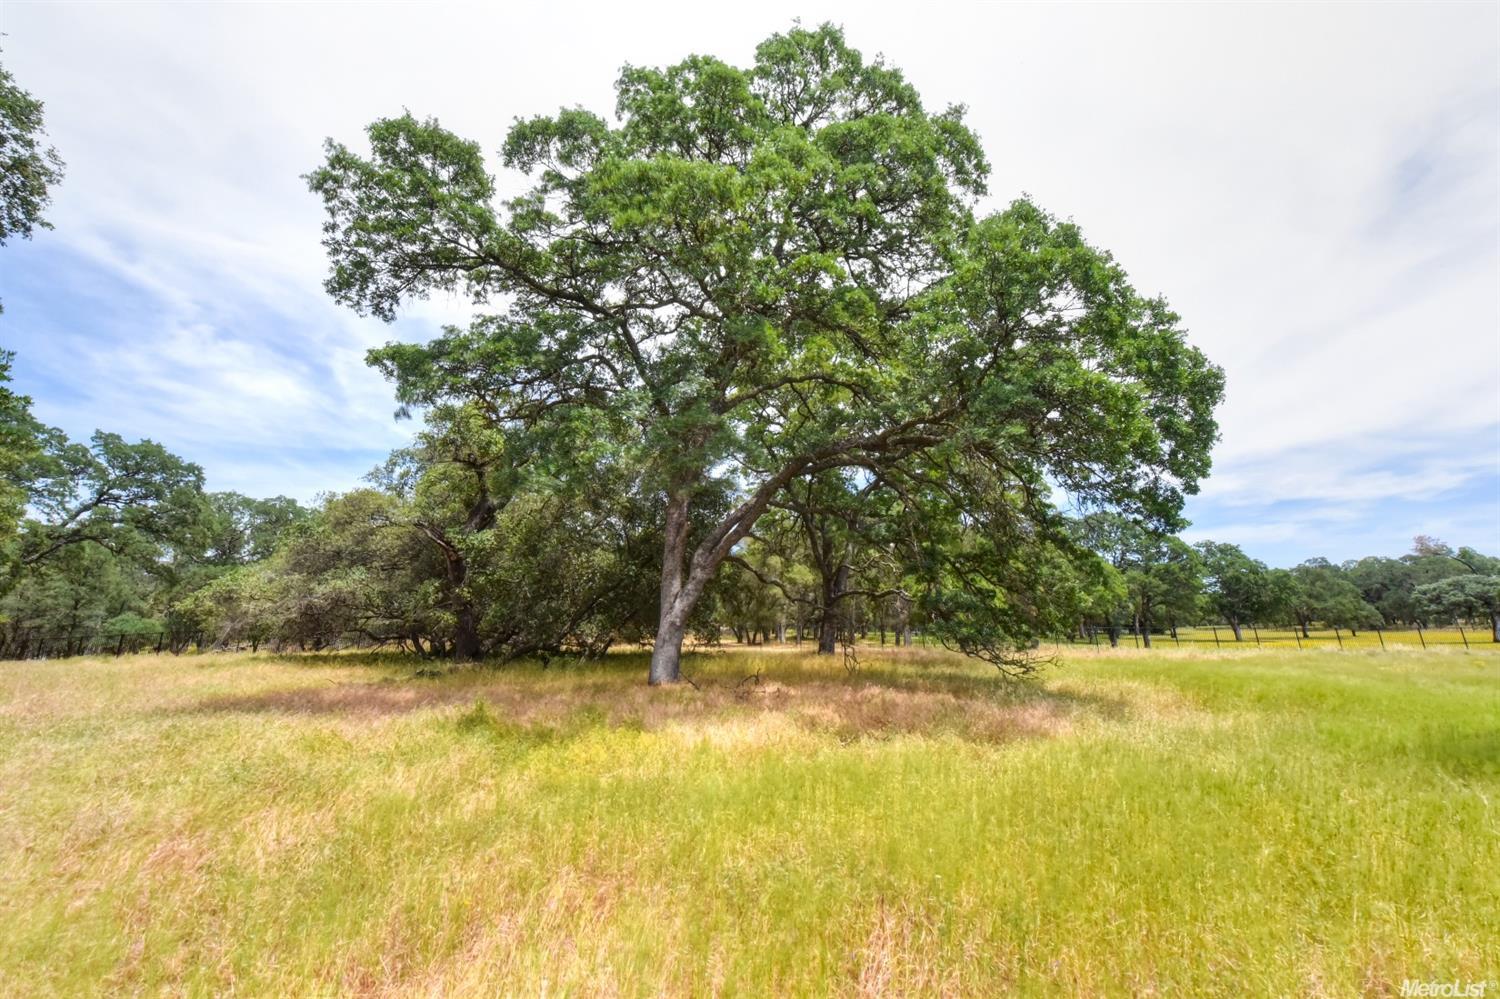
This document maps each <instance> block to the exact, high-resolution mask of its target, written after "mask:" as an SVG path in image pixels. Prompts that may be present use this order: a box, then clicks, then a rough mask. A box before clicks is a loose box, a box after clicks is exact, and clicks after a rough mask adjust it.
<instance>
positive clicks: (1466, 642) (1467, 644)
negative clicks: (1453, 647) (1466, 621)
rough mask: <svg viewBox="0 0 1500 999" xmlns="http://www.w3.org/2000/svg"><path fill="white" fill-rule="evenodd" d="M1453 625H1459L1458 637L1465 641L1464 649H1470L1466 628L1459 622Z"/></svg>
mask: <svg viewBox="0 0 1500 999" xmlns="http://www.w3.org/2000/svg"><path fill="white" fill-rule="evenodd" d="M1453 623H1454V624H1457V625H1458V637H1459V638H1462V639H1463V640H1464V648H1466V649H1467V648H1468V647H1469V636H1468V635H1465V634H1464V626H1463V625H1462V624H1459V622H1457V621H1454V622H1453Z"/></svg>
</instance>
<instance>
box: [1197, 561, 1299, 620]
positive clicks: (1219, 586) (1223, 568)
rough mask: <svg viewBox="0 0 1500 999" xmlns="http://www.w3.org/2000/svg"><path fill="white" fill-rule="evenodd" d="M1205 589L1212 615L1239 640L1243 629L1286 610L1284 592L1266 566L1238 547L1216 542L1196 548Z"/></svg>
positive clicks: (1282, 584) (1282, 585) (1283, 586)
mask: <svg viewBox="0 0 1500 999" xmlns="http://www.w3.org/2000/svg"><path fill="white" fill-rule="evenodd" d="M1197 549H1198V554H1199V557H1200V558H1201V559H1202V560H1203V574H1204V579H1205V581H1206V584H1207V587H1206V590H1205V593H1204V597H1205V599H1206V600H1207V602H1208V605H1209V607H1210V608H1211V609H1212V611H1213V613H1214V614H1215V615H1216V616H1218V617H1219V618H1220V619H1222V620H1223V621H1224V622H1226V623H1227V624H1228V625H1229V626H1230V627H1231V628H1233V629H1234V635H1235V638H1236V640H1239V639H1242V638H1243V635H1241V633H1240V629H1241V628H1242V626H1244V625H1247V624H1251V623H1253V622H1256V621H1265V620H1270V619H1273V618H1275V617H1276V616H1277V614H1278V612H1279V611H1280V610H1281V609H1282V608H1283V607H1284V606H1285V601H1286V598H1287V588H1286V585H1285V583H1284V582H1282V581H1281V580H1280V579H1278V577H1276V576H1274V575H1273V574H1272V573H1271V571H1270V570H1269V569H1267V567H1266V564H1265V563H1264V562H1261V561H1260V560H1259V559H1253V558H1251V557H1250V556H1248V555H1246V554H1245V553H1244V552H1243V551H1241V550H1240V548H1239V546H1237V545H1232V544H1226V543H1221V542H1215V541H1203V542H1200V543H1199V544H1198V545H1197Z"/></svg>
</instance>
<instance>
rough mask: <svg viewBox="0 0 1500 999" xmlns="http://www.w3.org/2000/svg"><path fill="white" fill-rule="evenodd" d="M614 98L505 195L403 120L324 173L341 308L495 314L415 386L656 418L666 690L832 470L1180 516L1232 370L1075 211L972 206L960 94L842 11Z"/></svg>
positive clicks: (620, 88)
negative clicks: (809, 480) (914, 77)
mask: <svg viewBox="0 0 1500 999" xmlns="http://www.w3.org/2000/svg"><path fill="white" fill-rule="evenodd" d="M616 89H617V101H616V108H615V116H614V120H613V121H611V120H607V119H606V118H604V117H601V116H599V115H596V114H593V113H591V112H588V111H584V110H580V109H567V110H563V111H560V112H559V113H557V114H556V115H553V116H546V117H537V118H531V119H526V120H520V121H517V122H516V123H515V125H514V126H513V127H512V128H511V130H510V133H509V135H508V137H507V138H506V140H505V143H504V147H503V160H504V164H505V166H506V167H509V168H513V169H517V170H521V171H524V172H525V173H526V174H527V175H528V176H529V177H530V178H531V179H532V181H533V183H532V186H531V187H530V189H529V190H528V191H527V192H526V193H525V194H523V195H521V196H520V197H517V198H514V199H510V200H507V201H503V202H501V201H499V200H498V198H497V193H496V186H495V182H494V179H493V178H492V177H491V175H490V173H489V172H488V170H487V168H486V165H485V160H484V156H483V153H482V151H481V149H480V147H479V145H478V144H476V143H474V142H472V141H468V140H465V139H462V138H460V137H458V136H456V135H454V134H452V133H450V132H448V131H446V130H444V129H443V128H442V127H441V126H440V125H439V124H438V123H437V122H436V121H420V120H417V119H416V118H413V117H412V116H410V115H403V116H401V117H398V118H391V119H385V120H381V121H377V122H376V123H374V124H373V125H371V126H370V128H369V130H368V132H369V139H370V151H369V153H368V154H362V153H359V152H356V151H354V150H351V149H349V148H347V147H345V146H343V145H341V144H338V143H336V142H332V141H330V142H329V144H328V147H327V152H328V155H327V161H326V163H325V164H324V165H323V166H321V167H320V168H319V169H317V170H315V171H313V172H312V173H311V174H310V175H309V178H308V179H309V183H310V186H311V188H312V189H313V191H315V192H316V193H317V194H319V195H320V196H321V197H322V199H323V202H324V205H325V207H326V209H327V213H328V220H327V223H326V226H325V240H324V243H325V246H326V248H327V251H328V254H329V257H330V260H331V263H332V272H331V275H330V277H329V278H328V281H327V288H328V290H329V292H330V293H331V294H332V295H333V296H334V297H335V298H336V299H337V300H338V301H340V302H343V303H346V304H348V305H350V306H352V307H354V308H355V309H356V310H359V311H360V312H363V313H370V314H373V315H376V316H379V317H382V318H385V319H390V318H392V317H393V316H394V315H395V312H396V310H397V308H398V306H399V304H400V303H401V302H402V301H403V300H405V299H407V298H410V297H412V296H422V295H426V294H429V293H431V292H434V291H444V292H452V291H460V292H463V293H466V294H468V295H469V296H471V297H472V298H473V300H474V302H475V303H476V305H477V306H481V307H483V308H482V311H481V312H480V313H479V314H477V315H476V316H475V318H474V320H473V322H472V324H471V325H470V326H469V328H467V329H454V328H450V329H447V330H446V331H445V332H444V333H443V335H442V336H440V337H439V338H437V339H436V340H434V341H433V342H431V343H429V344H426V345H410V344H392V345H390V346H388V347H386V348H384V349H381V350H378V351H376V352H374V354H373V358H372V359H373V361H374V363H375V364H376V365H377V366H378V367H379V368H380V369H381V370H383V371H384V372H385V373H386V374H388V375H389V376H390V377H392V378H393V379H394V380H395V382H396V386H397V393H398V396H399V398H400V399H401V401H402V402H403V404H409V405H430V404H434V403H440V402H445V401H455V400H457V401H464V402H469V403H473V404H476V405H478V406H479V407H480V408H481V409H482V410H483V411H484V412H486V413H487V414H489V417H490V418H491V419H493V420H495V421H496V422H497V423H500V424H504V425H505V426H506V428H507V431H508V432H510V433H513V434H514V433H532V434H539V435H541V436H542V437H544V438H546V437H547V436H548V435H549V434H551V433H552V431H551V430H550V429H549V428H551V427H554V426H556V425H557V424H559V423H564V424H567V425H568V426H569V427H572V428H575V429H576V428H577V427H578V426H579V425H584V426H586V425H587V424H588V422H589V421H594V420H597V421H601V424H603V423H607V424H609V425H610V426H615V425H617V424H618V423H619V421H622V420H623V421H627V422H628V423H630V424H632V425H634V426H636V427H638V428H639V430H638V442H639V443H638V454H637V455H636V457H637V458H638V459H639V465H640V467H641V469H642V473H641V474H642V475H643V476H644V477H645V478H646V480H647V483H648V484H649V486H650V488H652V489H654V490H656V491H657V492H658V494H659V495H661V496H662V498H663V506H662V510H663V513H662V518H663V522H662V525H661V527H662V537H663V541H662V551H661V580H660V612H659V623H658V627H657V632H656V644H655V650H654V653H653V656H652V662H651V672H650V679H651V682H653V683H664V682H673V681H676V680H677V679H678V678H679V657H680V650H681V645H682V640H683V637H684V632H685V629H686V627H687V623H688V621H689V618H690V615H691V614H692V612H693V610H694V608H695V606H696V605H697V603H698V601H699V599H700V597H701V596H702V595H703V593H704V590H705V587H707V585H708V584H709V582H710V581H711V580H712V578H713V577H714V575H715V573H716V572H717V571H718V569H719V567H720V565H721V564H722V563H723V562H724V560H725V559H726V557H728V556H729V555H730V554H731V553H732V552H733V551H734V549H735V547H736V546H737V545H739V544H740V543H741V542H742V541H743V540H744V539H745V538H746V537H747V536H748V535H749V533H750V532H751V530H752V529H753V527H754V525H755V523H756V521H757V519H759V518H760V517H761V516H762V514H763V513H765V511H766V510H767V509H768V508H769V507H770V504H771V503H772V502H773V501H774V500H775V499H776V497H777V496H778V494H780V493H781V492H782V491H783V490H784V489H785V488H786V487H787V486H788V484H790V483H792V482H793V481H795V480H798V479H804V478H806V477H807V476H810V475H815V474H817V473H819V472H821V471H829V470H834V469H853V470H857V474H862V475H871V476H878V475H890V476H892V477H893V478H894V477H899V476H900V475H906V476H908V477H917V476H920V475H922V474H924V470H926V474H930V472H931V470H933V469H941V468H943V467H945V465H947V464H950V463H952V462H959V461H961V462H962V463H963V464H964V466H965V467H977V466H982V467H983V468H985V469H986V474H985V475H984V476H983V480H984V481H985V482H986V483H989V484H991V485H993V484H994V483H997V482H998V483H1002V484H1004V488H1005V489H1006V490H1008V491H1010V492H1012V493H1013V494H1014V495H1017V496H1022V497H1027V498H1029V499H1031V500H1035V501H1037V502H1044V501H1045V496H1046V494H1047V492H1048V488H1049V486H1055V487H1059V488H1061V489H1063V490H1064V491H1066V492H1067V493H1068V494H1069V495H1070V496H1071V497H1073V498H1074V499H1076V500H1078V501H1080V502H1085V503H1097V504H1106V505H1109V506H1111V507H1114V508H1117V509H1119V510H1121V511H1122V512H1124V513H1125V514H1127V515H1129V516H1132V517H1136V518H1139V519H1142V520H1146V521H1153V522H1157V523H1160V524H1171V523H1173V522H1174V521H1175V519H1176V517H1177V513H1178V510H1179V509H1180V505H1181V501H1182V496H1183V494H1184V493H1186V492H1191V491H1192V490H1193V489H1195V488H1196V483H1197V481H1198V479H1199V478H1200V477H1201V476H1203V475H1204V474H1205V473H1206V472H1207V469H1208V464H1209V449H1210V447H1211V445H1212V443H1213V441H1214V439H1215V435H1216V427H1215V423H1214V419H1213V409H1214V406H1215V405H1216V404H1217V402H1218V400H1219V398H1220V395H1221V392H1222V376H1221V373H1220V372H1219V370H1218V369H1217V368H1215V367H1214V366H1213V365H1211V364H1210V363H1208V362H1207V361H1206V360H1205V359H1204V357H1203V356H1202V355H1201V354H1200V353H1199V352H1198V351H1197V350H1195V349H1193V348H1192V347H1190V346H1188V345H1187V344H1186V342H1185V340H1184V336H1183V333H1182V331H1181V329H1180V328H1179V320H1178V317H1177V316H1176V315H1174V314H1173V313H1172V312H1171V311H1170V310H1169V309H1168V307H1167V306H1166V304H1165V303H1164V302H1163V301H1161V300H1160V299H1149V298H1144V297H1142V296H1140V295H1138V294H1137V293H1136V292H1135V291H1134V290H1133V289H1132V288H1131V286H1130V284H1129V283H1128V281H1127V279H1126V276H1125V273H1124V271H1123V270H1122V269H1121V268H1120V267H1119V266H1117V265H1116V264H1115V262H1114V261H1113V260H1112V259H1111V258H1110V256H1109V255H1108V254H1107V253H1104V252H1101V251H1099V250H1097V249H1095V248H1093V247H1091V246H1090V245H1089V244H1088V243H1086V242H1085V241H1084V239H1083V238H1082V236H1081V234H1080V232H1079V230H1078V228H1077V227H1076V226H1074V225H1073V224H1071V223H1067V222H1060V221H1058V220H1056V219H1054V218H1053V217H1051V216H1049V215H1048V214H1047V213H1045V212H1044V211H1042V210H1041V209H1039V208H1038V207H1036V206H1035V205H1033V204H1031V203H1030V202H1028V201H1024V200H1022V201H1017V202H1015V203H1013V204H1012V205H1011V206H1010V207H1009V208H1007V209H1006V210H1004V211H1002V212H1000V213H998V214H994V215H991V216H989V217H985V218H976V216H975V213H974V206H975V204H976V201H977V199H978V197H979V196H980V195H982V194H983V193H984V181H985V177H986V174H987V169H988V168H987V164H986V162H985V158H984V155H983V152H982V150H981V147H980V143H979V140H978V138H977V137H976V136H975V135H974V134H973V133H972V132H971V131H970V130H969V129H968V128H967V127H966V126H965V125H964V122H963V112H962V109H960V108H949V109H946V110H944V111H941V112H932V111H929V110H928V109H927V108H925V107H924V106H923V104H922V102H921V100H920V98H919V96H918V94H917V92H916V90H915V89H914V88H913V87H912V85H911V84H910V83H908V82H907V81H906V80H905V79H904V77H903V76H902V75H901V73H900V72H899V71H897V70H896V69H894V68H892V67H889V66H886V65H884V64H883V63H882V62H881V61H879V60H873V61H871V60H866V59H864V58H863V57H862V56H861V55H860V54H859V53H858V52H857V51H855V50H853V49H852V48H850V47H849V46H848V45H847V44H846V43H845V40H844V38H843V35H842V33H841V32H840V31H839V30H837V29H835V28H832V27H828V26H824V27H821V28H818V29H815V30H806V29H802V28H796V29H793V30H791V31H789V32H787V33H785V34H779V35H775V36H773V37H771V38H769V39H767V40H766V41H765V42H763V43H762V44H761V45H760V46H759V47H758V48H757V50H756V57H755V61H754V63H753V65H751V66H749V67H736V66H731V65H728V64H726V63H724V62H722V61H720V60H718V59H714V58H711V57H704V56H694V57H690V58H688V59H686V60H684V61H683V62H681V63H679V64H677V65H675V66H671V67H667V68H664V69H649V68H640V67H626V68H625V69H624V70H623V71H622V73H621V75H620V78H619V81H618V84H617V88H616ZM557 439H560V440H571V439H574V435H573V434H571V433H567V434H562V435H558V437H557ZM554 458H555V460H559V461H564V460H566V455H565V454H562V453H559V454H557V455H555V456H554ZM726 495H727V496H729V497H731V498H732V502H729V503H727V504H726V503H724V502H723V499H724V497H725V496H726ZM982 499H983V498H980V500H982ZM962 505H963V504H962V503H960V504H959V506H960V507H962ZM705 510H710V511H713V512H712V515H711V516H710V515H707V514H705V513H704V511H705Z"/></svg>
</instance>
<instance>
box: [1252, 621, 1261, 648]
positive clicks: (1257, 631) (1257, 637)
mask: <svg viewBox="0 0 1500 999" xmlns="http://www.w3.org/2000/svg"><path fill="white" fill-rule="evenodd" d="M1250 630H1251V631H1252V632H1254V633H1255V647H1256V648H1257V649H1258V648H1260V629H1259V628H1257V627H1256V626H1255V625H1253V624H1252V625H1251V626H1250Z"/></svg>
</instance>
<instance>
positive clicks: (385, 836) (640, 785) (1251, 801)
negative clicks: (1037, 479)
mask: <svg viewBox="0 0 1500 999" xmlns="http://www.w3.org/2000/svg"><path fill="white" fill-rule="evenodd" d="M686 667H687V668H686V673H687V675H689V676H690V677H691V678H692V679H693V680H694V682H695V683H696V685H697V686H696V688H695V687H693V686H688V685H682V686H681V687H680V689H650V688H647V687H646V685H645V683H644V659H643V658H642V657H641V656H637V655H615V656H611V657H609V658H608V660H607V663H606V664H605V665H602V666H590V667H567V668H557V667H556V666H554V668H552V669H549V670H543V669H541V668H540V667H510V668H505V669H501V670H498V671H489V670H465V671H458V672H453V673H449V674H446V675H442V676H424V675H418V674H417V666H416V665H415V660H405V661H403V660H400V659H396V658H379V657H360V656H355V655H343V656H323V657H314V656H303V657H283V658H277V657H274V656H269V655H259V656H250V655H202V656H193V655H185V656H181V657H171V656H160V657H158V656H152V655H142V656H134V657H131V656H126V657H124V658H121V659H119V660H115V659H108V658H102V659H72V660H58V661H52V662H42V663H37V662H28V663H15V664H7V665H6V667H5V669H4V670H3V671H0V789H3V790H0V993H3V994H6V995H20V994H27V995H34V994H41V995H81V994H96V993H102V992H107V993H111V994H125V995H129V994H152V995H155V994H161V993H177V994H191V995H202V994H239V995H277V996H281V995H307V994H327V993H333V992H337V993H349V994H368V995H384V994H422V995H425V994H441V995H449V994H452V995H496V994H517V995H537V994H543V993H545V994H575V995H601V994H605V995H610V994H619V995H658V994H669V995H702V994H725V995H770V994H779V995H808V994H830V993H832V994H851V995H852V994H858V995H897V994H899V995H913V994H949V995H996V994H1023V995H1026V994H1058V993H1065V994H1074V995H1124V994H1135V995H1271V994H1274V995H1293V994H1305V995H1335V996H1343V995H1362V994H1363V995H1390V994H1396V993H1399V989H1400V985H1401V983H1402V982H1403V981H1405V980H1407V979H1421V980H1435V979H1438V980H1442V981H1450V980H1453V979H1455V978H1457V979H1459V980H1461V981H1484V980H1487V979H1490V980H1492V979H1494V978H1496V977H1497V976H1500V948H1497V939H1500V655H1496V654H1493V653H1491V652H1490V650H1488V649H1476V650H1475V651H1474V652H1472V653H1468V654H1465V653H1463V652H1462V651H1453V650H1451V649H1450V650H1440V651H1433V652H1428V653H1420V652H1387V653H1383V654H1382V653H1378V652H1377V653H1368V652H1357V651H1348V652H1344V653H1337V652H1303V653H1300V654H1298V653H1285V652H1281V651H1260V652H1255V651H1238V650H1236V651H1234V652H1226V653H1224V654H1222V655H1217V656H1215V655H1213V654H1210V653H1207V652H1200V653H1186V652H1171V651H1167V650H1160V651H1158V652H1155V653H1146V652H1137V651H1133V650H1121V651H1119V652H1114V653H1110V652H1103V653H1099V654H1091V653H1089V652H1086V651H1083V650H1079V651H1076V652H1069V653H1068V654H1067V655H1066V658H1065V659H1064V661H1062V662H1060V663H1058V664H1056V665H1054V666H1053V667H1052V668H1050V669H1049V670H1048V671H1046V673H1045V674H1044V676H1043V678H1042V679H1041V680H1040V681H1039V682H1030V683H1014V682H1007V681H1003V680H1001V679H1000V678H999V677H997V676H996V675H995V674H994V672H993V671H987V669H986V668H984V667H981V666H978V665H974V664H970V663H967V662H964V661H961V660H956V659H953V658H949V657H946V656H943V655H939V654H936V653H932V652H926V651H923V650H915V651H910V650H909V651H906V652H904V653H898V652H895V651H887V652H875V651H868V650H867V651H865V652H863V653H862V662H861V665H860V667H859V669H858V670H857V671H856V672H854V673H849V672H846V670H845V669H844V668H843V667H842V664H841V660H839V659H838V658H837V657H835V658H834V660H832V661H828V660H824V661H818V660H817V659H816V658H815V657H812V656H806V655H802V654H799V653H796V652H792V651H785V650H765V651H761V652H728V653H722V654H714V655H697V656H692V657H690V658H689V659H688V660H687V662H686Z"/></svg>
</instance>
